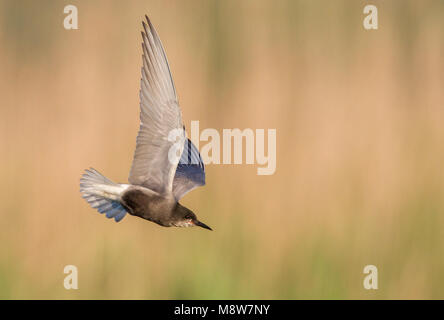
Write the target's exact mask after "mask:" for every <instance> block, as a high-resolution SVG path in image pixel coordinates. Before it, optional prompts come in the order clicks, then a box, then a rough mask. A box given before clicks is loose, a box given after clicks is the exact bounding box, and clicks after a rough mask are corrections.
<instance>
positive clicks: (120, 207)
mask: <svg viewBox="0 0 444 320" xmlns="http://www.w3.org/2000/svg"><path fill="white" fill-rule="evenodd" d="M145 18H146V23H145V21H143V22H142V25H143V31H142V39H143V42H142V49H143V54H142V61H143V67H142V78H141V88H140V128H139V133H138V135H137V140H136V150H135V152H134V159H133V163H132V166H131V171H130V174H129V178H128V181H129V184H119V183H114V182H112V181H111V180H109V179H108V178H106V177H105V176H103V175H102V174H100V173H99V172H98V171H97V170H95V169H92V168H90V169H88V170H85V173H84V174H83V175H82V178H81V179H80V192H81V193H82V197H83V198H84V199H85V200H86V201H87V202H88V203H89V204H90V205H91V206H92V207H93V208H96V209H97V210H98V211H99V212H100V213H105V215H106V217H107V218H109V219H112V218H114V220H115V221H116V222H119V221H121V220H122V219H123V218H124V217H125V215H126V213H129V214H130V215H134V216H137V217H140V218H143V219H146V220H149V221H152V222H155V223H157V224H159V225H161V226H164V227H172V226H174V227H192V226H199V227H202V228H205V229H208V230H212V229H211V228H210V227H209V226H207V225H206V224H204V223H202V222H200V221H199V220H198V219H197V217H196V215H195V214H194V213H193V212H192V211H191V210H190V209H188V208H186V207H184V206H182V205H181V204H180V203H179V200H180V199H181V198H182V197H183V196H184V195H185V194H186V193H187V192H189V191H191V190H193V189H194V188H196V187H198V186H203V185H205V167H204V164H203V161H202V158H201V156H200V153H199V151H198V150H197V148H196V146H195V145H194V144H193V143H192V142H191V140H189V139H188V138H186V134H185V127H184V126H183V124H182V114H181V110H180V107H179V103H178V98H177V95H176V88H175V87H174V82H173V78H172V76H171V71H170V67H169V65H168V59H167V57H166V54H165V51H164V49H163V46H162V43H161V42H160V39H159V36H158V35H157V32H156V30H155V29H154V27H153V25H152V24H151V21H150V20H149V18H148V17H147V16H145Z"/></svg>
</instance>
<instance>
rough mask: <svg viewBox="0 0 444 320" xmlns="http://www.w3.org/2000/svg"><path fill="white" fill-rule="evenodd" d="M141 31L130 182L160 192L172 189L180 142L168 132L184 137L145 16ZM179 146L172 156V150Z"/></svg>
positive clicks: (159, 51) (157, 45)
mask: <svg viewBox="0 0 444 320" xmlns="http://www.w3.org/2000/svg"><path fill="white" fill-rule="evenodd" d="M146 19H147V23H148V25H147V24H146V23H145V22H143V28H144V32H143V31H142V38H143V43H142V48H143V55H142V58H143V67H142V79H141V88H140V129H139V134H138V136H137V141H136V151H135V152H134V159H133V163H132V166H131V171H130V174H129V178H128V180H129V182H130V183H131V184H135V185H142V186H145V187H148V188H149V189H151V190H154V191H156V192H159V193H167V192H171V191H172V184H173V178H174V174H175V171H176V167H177V164H178V162H179V159H180V158H179V157H180V155H181V152H182V150H181V149H182V146H183V144H182V143H180V144H176V145H175V142H176V140H175V141H169V140H171V139H169V135H171V133H174V132H176V133H177V134H173V136H174V137H179V140H180V141H183V140H181V139H185V136H184V133H183V130H182V128H183V125H182V114H181V111H180V108H179V104H178V102H177V96H176V89H175V87H174V83H173V79H172V77H171V72H170V68H169V65H168V60H167V57H166V55H165V52H164V50H163V47H162V43H161V42H160V39H159V37H158V35H157V33H156V31H155V30H154V27H153V25H152V24H151V22H150V20H149V19H148V17H146ZM175 146H179V147H178V149H177V151H176V152H174V154H175V155H176V156H171V155H172V154H173V153H172V152H171V150H173V149H172V148H174V147H175Z"/></svg>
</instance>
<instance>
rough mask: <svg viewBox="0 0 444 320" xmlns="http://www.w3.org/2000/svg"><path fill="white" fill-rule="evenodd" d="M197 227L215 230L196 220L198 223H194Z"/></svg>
mask: <svg viewBox="0 0 444 320" xmlns="http://www.w3.org/2000/svg"><path fill="white" fill-rule="evenodd" d="M194 224H195V225H196V226H199V227H202V228H204V229H208V230H211V231H213V229H211V228H210V227H209V226H207V225H206V224H205V223H202V222H200V221H199V220H196V222H195V223H194Z"/></svg>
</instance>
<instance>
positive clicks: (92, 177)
mask: <svg viewBox="0 0 444 320" xmlns="http://www.w3.org/2000/svg"><path fill="white" fill-rule="evenodd" d="M127 187H128V186H127V185H122V184H117V183H115V182H112V181H111V180H109V179H108V178H106V177H105V176H103V175H102V174H100V173H99V172H98V171H97V170H95V169H93V168H90V169H87V170H85V173H84V174H83V175H82V178H81V179H80V192H81V193H82V197H83V198H84V199H85V200H86V201H87V202H88V203H89V204H90V205H91V207H93V208H95V209H97V211H99V212H100V213H105V215H106V217H107V218H108V219H112V218H114V220H115V221H116V222H119V221H121V220H122V219H123V218H124V217H125V215H126V213H127V212H126V210H125V208H124V207H123V206H122V204H121V203H120V196H121V194H122V193H123V191H125V189H126V188H127Z"/></svg>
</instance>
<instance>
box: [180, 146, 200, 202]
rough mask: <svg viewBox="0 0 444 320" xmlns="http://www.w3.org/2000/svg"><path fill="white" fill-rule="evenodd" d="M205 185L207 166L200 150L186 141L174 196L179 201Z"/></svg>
mask: <svg viewBox="0 0 444 320" xmlns="http://www.w3.org/2000/svg"><path fill="white" fill-rule="evenodd" d="M203 185H205V166H204V163H203V161H202V158H201V157H200V153H199V150H197V148H196V146H195V145H194V144H193V143H192V142H191V141H190V139H186V140H185V145H184V148H183V152H182V156H181V158H180V161H179V164H178V165H177V170H176V174H175V176H174V181H173V194H174V197H175V198H176V200H177V201H179V199H180V198H182V197H183V196H184V195H185V194H186V193H188V192H190V191H191V190H193V189H194V188H197V187H199V186H203Z"/></svg>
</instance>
